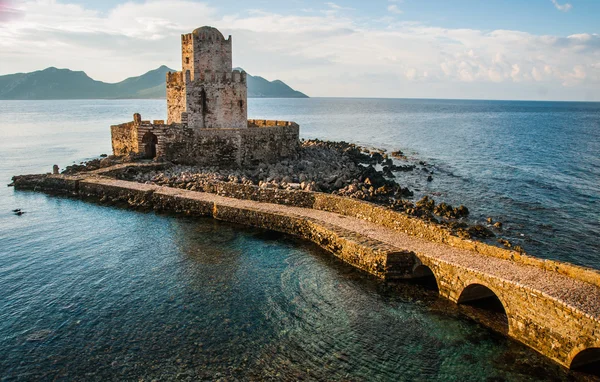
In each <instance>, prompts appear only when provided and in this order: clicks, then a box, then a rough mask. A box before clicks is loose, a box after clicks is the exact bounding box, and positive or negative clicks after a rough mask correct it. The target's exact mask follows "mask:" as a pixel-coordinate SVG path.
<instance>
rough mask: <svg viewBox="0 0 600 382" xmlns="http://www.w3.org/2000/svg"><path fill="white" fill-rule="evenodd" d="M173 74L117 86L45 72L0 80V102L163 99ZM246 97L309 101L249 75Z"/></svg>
mask: <svg viewBox="0 0 600 382" xmlns="http://www.w3.org/2000/svg"><path fill="white" fill-rule="evenodd" d="M169 71H170V72H174V71H175V70H173V69H169V68H168V67H166V66H164V65H163V66H161V67H160V68H158V69H154V70H151V71H149V72H148V73H146V74H143V75H141V76H138V77H130V78H127V79H126V80H123V81H121V82H118V83H116V84H109V83H106V82H102V81H96V80H94V79H92V78H90V77H89V76H88V75H87V74H85V72H74V71H72V70H69V69H57V68H48V69H44V70H38V71H36V72H31V73H17V74H9V75H5V76H0V99H3V100H45V99H90V98H109V99H119V98H165V97H166V90H165V86H166V85H165V77H166V73H167V72H169ZM248 97H255V98H308V96H306V95H305V94H303V93H300V92H299V91H296V90H294V89H292V88H290V87H289V86H288V85H286V84H285V83H283V82H281V81H279V80H277V81H272V82H270V81H267V80H265V79H264V78H262V77H254V76H251V75H248Z"/></svg>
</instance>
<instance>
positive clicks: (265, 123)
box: [248, 119, 300, 128]
mask: <svg viewBox="0 0 600 382" xmlns="http://www.w3.org/2000/svg"><path fill="white" fill-rule="evenodd" d="M275 126H282V127H300V126H299V125H298V124H297V123H296V122H290V121H275V120H267V119H249V120H248V127H255V128H256V127H275Z"/></svg>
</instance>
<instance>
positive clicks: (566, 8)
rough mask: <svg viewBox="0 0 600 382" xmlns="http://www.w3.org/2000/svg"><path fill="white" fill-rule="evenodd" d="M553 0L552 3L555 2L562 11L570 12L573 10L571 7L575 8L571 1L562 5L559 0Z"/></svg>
mask: <svg viewBox="0 0 600 382" xmlns="http://www.w3.org/2000/svg"><path fill="white" fill-rule="evenodd" d="M551 1H552V4H554V6H555V7H556V9H558V10H559V11H561V12H569V11H570V10H571V8H573V6H572V5H571V3H565V4H563V5H560V4H559V3H558V1H557V0H551Z"/></svg>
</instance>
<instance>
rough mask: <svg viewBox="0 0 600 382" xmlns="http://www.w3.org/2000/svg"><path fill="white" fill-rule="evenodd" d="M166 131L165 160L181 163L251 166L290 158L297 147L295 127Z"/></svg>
mask: <svg viewBox="0 0 600 382" xmlns="http://www.w3.org/2000/svg"><path fill="white" fill-rule="evenodd" d="M168 132H169V134H171V135H170V136H168V138H167V140H168V142H167V143H166V148H165V153H164V154H165V155H164V158H165V159H167V160H169V161H173V162H175V163H180V164H190V165H193V164H199V165H208V166H213V165H214V166H221V167H236V166H253V165H257V164H259V163H261V162H267V163H273V162H277V161H279V160H281V159H284V158H293V157H295V156H296V155H297V153H298V150H299V148H300V140H299V127H298V125H290V126H285V127H284V126H275V127H270V128H246V129H200V130H195V129H189V128H188V129H180V130H169V131H168Z"/></svg>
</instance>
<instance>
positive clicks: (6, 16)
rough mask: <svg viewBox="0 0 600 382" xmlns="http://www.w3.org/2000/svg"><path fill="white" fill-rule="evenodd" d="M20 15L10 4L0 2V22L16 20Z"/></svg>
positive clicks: (0, 0) (6, 1)
mask: <svg viewBox="0 0 600 382" xmlns="http://www.w3.org/2000/svg"><path fill="white" fill-rule="evenodd" d="M20 15H21V13H20V12H19V10H18V9H16V8H15V7H14V5H13V4H12V2H10V1H8V0H0V22H3V21H8V20H13V19H16V18H18V17H19V16H20Z"/></svg>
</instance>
